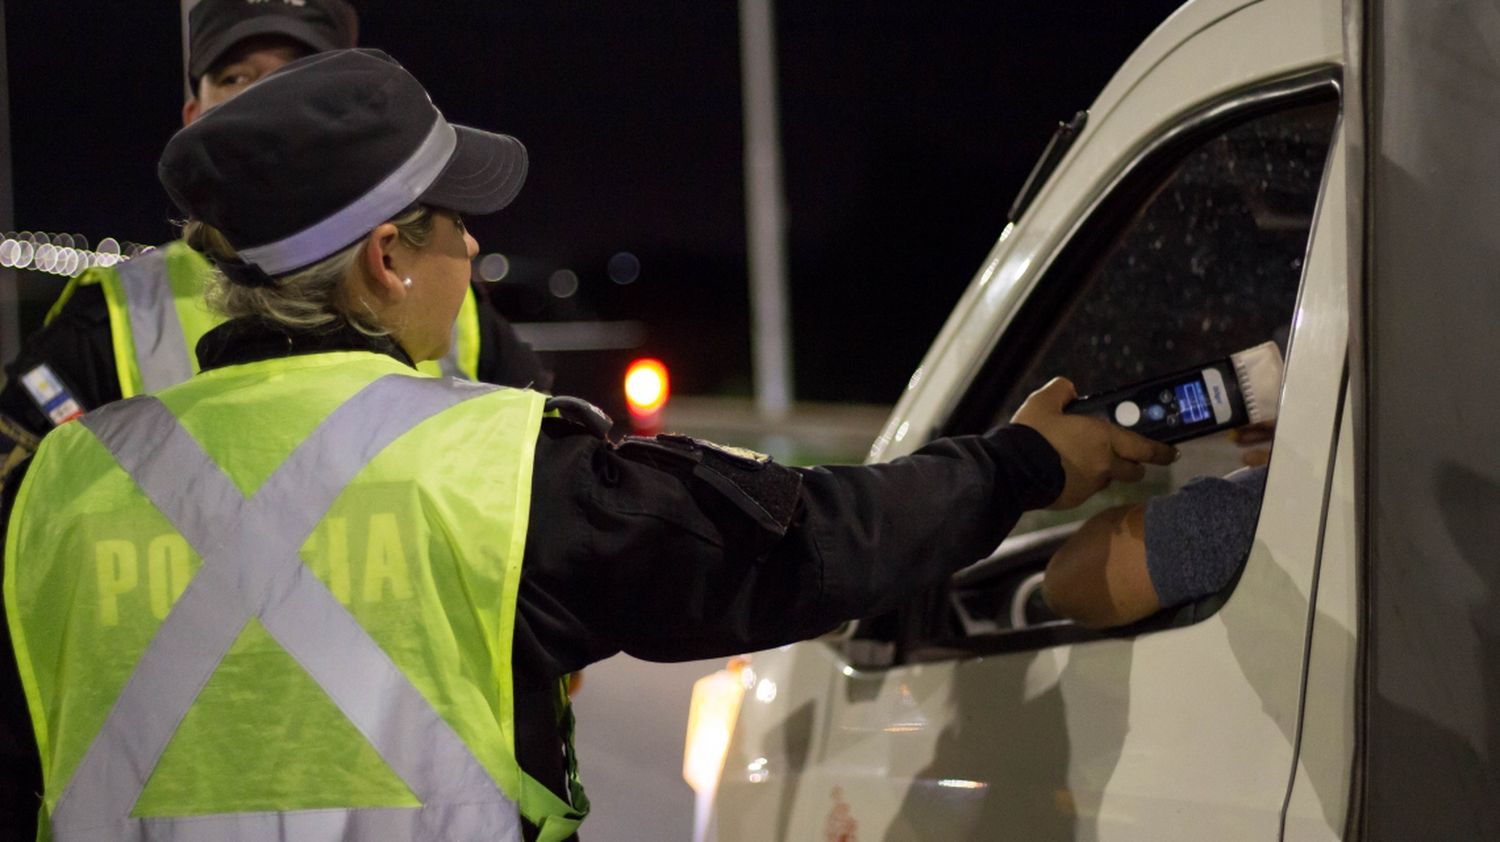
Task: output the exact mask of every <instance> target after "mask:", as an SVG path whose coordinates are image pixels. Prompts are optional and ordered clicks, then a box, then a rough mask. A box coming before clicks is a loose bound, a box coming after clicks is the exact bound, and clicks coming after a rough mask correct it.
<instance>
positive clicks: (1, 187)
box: [0, 0, 21, 363]
mask: <svg viewBox="0 0 1500 842" xmlns="http://www.w3.org/2000/svg"><path fill="white" fill-rule="evenodd" d="M9 66H10V55H9V52H8V51H7V41H6V35H5V0H0V232H4V231H9V230H11V226H12V225H14V224H15V204H14V203H15V196H14V195H12V191H13V189H14V185H15V179H14V178H12V175H11V172H12V171H11V168H10V71H9ZM18 283H19V280H18V278H17V276H16V272H15V270H13V269H6V268H4V267H0V362H6V363H9V362H10V361H11V360H13V359H15V358H16V354H19V353H20V352H21V296H20V291H19V290H17V288H16V285H17V284H18Z"/></svg>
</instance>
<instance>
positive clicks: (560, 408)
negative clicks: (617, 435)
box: [542, 396, 615, 439]
mask: <svg viewBox="0 0 1500 842" xmlns="http://www.w3.org/2000/svg"><path fill="white" fill-rule="evenodd" d="M542 412H543V416H542V417H544V418H557V419H560V420H563V421H567V422H569V423H571V424H573V425H575V426H578V427H582V428H584V429H585V430H588V431H589V432H590V433H592V434H594V436H596V437H598V438H601V439H603V438H609V431H610V429H611V428H613V427H614V426H615V422H614V420H613V419H611V418H610V417H609V415H608V414H607V413H606V412H605V411H604V410H602V409H600V408H599V407H597V406H594V405H593V404H591V403H589V402H588V401H586V400H584V399H582V398H572V397H567V396H562V397H555V398H548V399H547V402H546V403H545V404H544V405H543V409H542Z"/></svg>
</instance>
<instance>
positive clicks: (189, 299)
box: [47, 240, 480, 398]
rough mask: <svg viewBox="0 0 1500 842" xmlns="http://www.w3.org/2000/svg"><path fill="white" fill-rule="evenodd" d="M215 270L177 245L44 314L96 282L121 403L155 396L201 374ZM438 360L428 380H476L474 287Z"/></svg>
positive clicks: (86, 278) (107, 275)
mask: <svg viewBox="0 0 1500 842" xmlns="http://www.w3.org/2000/svg"><path fill="white" fill-rule="evenodd" d="M212 274H213V266H212V265H211V264H210V263H209V262H208V261H207V260H206V259H205V258H204V257H203V255H201V254H199V253H198V252H196V251H194V250H193V249H192V248H191V247H189V246H188V244H187V243H184V242H182V241H181V240H177V241H174V242H171V243H168V244H167V245H165V246H162V247H161V248H159V249H153V250H152V251H148V252H146V253H144V254H141V255H139V256H137V257H134V258H131V259H130V260H127V261H125V262H123V263H117V264H115V265H114V266H109V267H95V268H93V269H90V270H88V271H86V272H84V273H83V274H81V275H79V276H78V277H76V278H74V279H73V280H72V281H70V282H69V284H68V286H67V287H66V288H64V290H63V293H62V295H61V296H59V297H58V300H57V302H56V303H54V304H53V305H52V309H51V311H50V312H49V313H48V315H47V319H48V321H51V320H52V318H54V317H55V316H56V315H57V314H58V313H59V312H61V311H62V306H63V304H65V303H66V302H67V300H68V299H69V298H70V297H71V296H72V295H73V292H74V291H75V290H76V289H77V288H78V287H80V286H90V285H95V284H97V285H98V286H99V287H100V288H101V289H102V290H103V292H104V301H105V304H106V305H107V307H108V308H109V328H110V338H111V343H112V346H113V349H114V356H115V375H116V377H117V378H118V379H119V382H120V395H121V397H126V398H129V397H134V396H136V395H143V394H147V393H149V392H156V391H159V390H161V389H165V388H166V387H168V386H174V385H176V384H178V383H181V382H183V381H184V380H186V379H188V378H189V377H191V376H193V375H194V374H196V373H197V372H198V357H197V354H196V353H195V350H196V349H197V347H198V340H199V339H202V338H203V334H205V333H208V332H209V331H210V330H212V329H213V328H215V327H217V326H218V325H219V324H220V323H222V322H223V321H224V319H223V317H222V316H220V315H219V314H217V313H214V312H212V311H210V310H209V309H208V307H207V305H206V304H205V303H204V301H203V290H204V288H205V287H206V286H207V284H208V280H209V278H210V277H211V276H212ZM453 331H454V332H453V343H452V345H451V347H450V349H449V351H448V355H447V356H445V357H444V358H443V359H442V360H441V361H429V362H424V363H422V364H420V365H419V366H418V368H419V369H421V370H422V371H423V372H426V373H428V374H434V375H436V374H447V375H451V376H454V377H465V378H468V379H470V380H477V379H478V371H479V342H480V339H479V310H478V302H477V301H476V300H475V298H474V290H473V289H472V288H471V289H470V290H469V291H468V293H467V294H466V295H465V296H464V301H463V304H462V305H461V307H460V308H459V311H458V320H457V321H456V322H455V323H454V327H453Z"/></svg>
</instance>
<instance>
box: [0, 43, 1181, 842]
mask: <svg viewBox="0 0 1500 842" xmlns="http://www.w3.org/2000/svg"><path fill="white" fill-rule="evenodd" d="M525 169H526V158H525V152H524V150H523V148H522V147H521V145H520V144H519V143H518V142H517V141H515V140H514V139H513V138H510V137H506V136H504V135H496V134H488V133H484V132H479V131H475V130H472V129H467V128H464V127H456V126H451V125H450V124H449V123H447V122H446V121H445V120H444V119H443V117H442V115H441V114H440V113H439V112H438V111H437V110H436V109H435V108H434V107H433V106H432V104H431V102H430V101H429V100H428V98H427V96H426V94H425V92H424V91H423V90H422V88H421V86H420V85H419V84H418V83H417V82H416V80H415V79H413V78H412V77H411V76H409V75H408V74H407V73H406V72H405V71H404V70H403V69H402V68H401V67H400V66H399V65H397V64H396V63H395V62H393V61H391V60H390V59H389V58H388V57H386V56H385V55H384V54H382V53H378V52H370V51H353V50H351V51H341V52H333V53H325V54H322V55H318V56H313V57H310V58H307V59H303V60H301V61H299V62H295V63H293V64H290V65H288V66H287V67H285V68H284V69H282V70H281V71H279V72H277V73H275V74H272V75H271V76H269V77H267V78H266V80H265V81H263V82H261V83H260V84H258V85H256V86H254V87H252V88H251V89H249V90H247V91H246V92H245V93H243V94H242V95H240V97H238V98H237V99H235V100H234V101H232V102H230V103H227V104H225V105H223V106H221V107H219V108H218V109H216V110H215V111H214V112H212V113H210V114H208V115H207V116H206V117H205V118H203V119H202V120H200V121H199V122H197V123H196V124H194V125H192V126H190V127H188V128H186V129H184V130H183V131H181V132H180V133H178V135H177V136H176V137H174V138H173V140H172V142H171V143H170V144H169V145H168V147H167V151H166V153H165V155H164V156H163V159H162V164H161V175H162V180H163V182H164V183H165V184H166V186H167V189H168V191H169V192H170V193H171V194H172V196H173V199H174V200H175V201H176V202H177V203H178V204H179V205H180V206H181V207H182V209H183V210H184V211H185V212H186V213H187V214H188V216H189V218H190V223H189V226H188V230H187V232H186V234H187V236H188V238H189V240H190V241H191V242H193V243H195V244H197V245H198V246H200V247H202V248H204V249H205V250H206V251H207V252H208V254H209V255H210V257H211V258H212V259H213V260H214V262H215V263H216V265H217V266H218V267H219V268H220V270H221V271H222V272H223V274H224V275H225V276H226V278H227V280H226V281H225V282H224V283H222V285H221V286H220V287H219V289H218V290H217V291H216V292H214V293H213V294H212V296H211V297H212V298H213V299H214V300H215V301H216V302H217V304H218V306H219V307H220V308H221V309H223V310H224V311H225V312H226V313H227V314H228V315H229V316H231V317H232V318H231V319H230V321H228V322H226V323H225V324H224V325H222V326H220V327H219V328H217V329H215V331H213V332H212V333H210V334H209V335H208V336H207V337H205V340H204V343H203V346H202V351H201V354H202V356H203V363H204V365H203V369H204V370H203V372H202V373H201V374H199V375H198V376H196V377H194V378H193V379H192V380H190V381H188V382H187V383H184V384H182V385H180V386H176V387H173V388H169V389H167V390H165V391H163V392H161V393H160V394H159V395H157V396H155V397H141V398H135V399H131V400H128V401H125V402H122V403H117V404H114V405H112V406H109V407H106V408H104V409H101V410H97V411H95V412H92V413H90V414H88V415H86V416H84V418H83V419H81V421H80V422H79V423H77V424H69V425H66V426H64V427H61V428H59V429H58V430H57V431H56V432H54V433H53V434H51V435H50V436H49V437H48V438H47V439H46V440H45V441H44V442H43V443H42V445H41V448H40V450H39V451H38V453H37V454H36V457H35V459H34V462H33V464H32V465H31V466H30V470H29V474H28V476H27V478H26V480H25V482H24V483H23V484H22V485H21V487H20V491H19V493H18V495H17V496H16V498H15V500H14V503H13V514H12V516H11V518H10V526H9V531H8V541H7V547H6V556H5V564H6V569H5V598H6V613H7V619H8V623H9V628H10V630H11V633H12V637H13V645H14V649H15V653H16V657H17V662H18V665H19V670H20V675H21V678H22V683H23V684H24V686H25V693H26V698H27V702H28V704H29V707H30V710H31V719H32V723H33V724H34V726H35V737H36V744H37V745H38V747H39V749H40V756H41V767H42V771H43V777H44V788H43V792H44V796H43V809H42V817H43V819H44V820H45V821H46V822H48V824H49V826H50V829H51V832H52V836H53V837H54V838H55V839H58V840H74V839H90V840H91V839H153V838H169V837H170V838H172V839H174V840H178V839H186V840H192V839H199V838H202V839H215V840H220V839H266V838H272V839H299V840H300V839H335V838H337V839H346V838H359V839H364V838H379V839H515V838H523V837H534V838H541V839H558V838H563V837H566V836H568V835H570V834H571V833H572V832H573V830H574V828H575V827H576V825H577V823H578V821H579V820H580V819H581V817H582V813H583V812H584V811H585V809H586V802H585V801H584V800H583V798H582V793H581V790H579V789H578V788H577V786H576V781H575V780H573V775H572V773H573V768H572V762H571V753H570V751H569V750H568V748H567V744H566V743H567V733H568V731H569V730H570V717H569V715H568V713H567V708H566V702H565V700H564V699H562V698H561V697H560V694H559V690H558V682H559V679H560V677H561V676H563V675H565V674H566V673H568V672H569V671H572V670H576V669H579V668H581V667H583V666H584V665H586V664H588V663H590V662H592V661H595V660H598V659H600V658H604V657H607V656H609V655H611V654H613V653H615V652H617V651H619V650H621V649H624V650H626V651H629V652H632V653H634V654H636V655H639V656H642V657H646V658H655V659H683V658H697V657H706V656H710V655H723V654H728V653H732V652H738V651H745V650H751V649H758V648H764V647H767V646H772V645H776V644H780V643H784V642H789V641H793V640H797V639H801V638H805V637H808V636H810V635H814V634H817V633H819V632H822V631H825V630H827V629H828V628H830V627H832V626H833V625H835V624H836V623H838V622H839V621H841V620H844V619H846V618H850V617H855V616H860V615H866V614H869V613H871V612H874V611H877V610H880V609H881V608H882V607H884V606H886V605H888V604H890V603H892V602H893V601H895V600H896V599H899V598H900V596H901V595H902V594H907V593H911V592H912V591H914V590H916V589H918V588H922V587H925V586H927V585H929V584H932V583H934V582H936V581H938V580H939V579H940V578H941V577H942V576H944V575H946V574H947V573H948V572H950V571H951V570H952V569H953V568H955V567H957V566H960V565H962V564H965V563H967V562H969V561H971V560H972V559H974V558H976V557H978V556H979V555H981V554H982V553H983V552H985V551H987V550H988V549H989V548H991V547H993V546H994V544H995V542H996V541H997V540H998V539H999V538H1000V537H1001V536H1002V535H1003V534H1004V533H1005V532H1006V530H1008V529H1009V528H1010V526H1011V525H1012V524H1013V523H1014V522H1015V518H1016V517H1017V516H1018V514H1019V513H1020V512H1021V511H1022V510H1023V509H1025V508H1029V507H1037V506H1044V505H1048V504H1061V505H1072V504H1076V503H1077V502H1079V501H1080V500H1081V499H1083V498H1084V497H1086V496H1088V494H1089V493H1091V492H1092V491H1094V490H1097V489H1098V488H1099V487H1101V486H1102V485H1104V484H1106V483H1108V482H1109V480H1110V478H1111V477H1112V476H1113V477H1114V478H1135V477H1138V476H1139V473H1140V471H1141V470H1142V469H1141V466H1140V465H1139V464H1138V462H1139V461H1141V460H1147V461H1165V460H1166V459H1167V458H1169V457H1170V455H1171V454H1170V451H1169V450H1167V449H1166V448H1163V447H1160V446H1158V445H1154V444H1152V443H1149V442H1146V441H1145V440H1144V439H1137V438H1134V437H1131V436H1129V435H1128V434H1125V433H1123V431H1119V430H1116V429H1114V428H1111V427H1109V426H1108V425H1105V424H1103V423H1102V422H1095V421H1091V420H1088V419H1081V418H1073V417H1070V416H1064V415H1063V414H1062V413H1061V412H1060V410H1061V407H1062V405H1063V404H1064V403H1065V402H1066V401H1067V400H1068V399H1069V398H1070V397H1071V392H1070V389H1069V387H1067V386H1066V384H1065V383H1062V384H1058V385H1053V386H1050V387H1049V388H1047V389H1044V390H1043V391H1042V392H1039V393H1037V395H1035V396H1033V398H1032V399H1031V400H1030V401H1028V403H1027V405H1026V406H1025V407H1024V408H1023V409H1022V410H1021V412H1020V413H1019V414H1018V416H1017V419H1018V420H1019V421H1024V422H1025V423H1026V424H1027V425H1029V426H1011V427H1002V428H999V429H997V430H995V431H993V432H991V433H989V434H988V435H986V436H982V437H981V436H976V437H969V438H963V439H953V440H945V441H940V442H937V443H934V444H933V445H931V446H929V447H927V448H925V449H924V450H923V451H921V452H919V453H918V454H917V455H914V456H912V457H909V458H906V459H902V460H898V461H897V462H894V463H891V464H889V465H882V466H875V467H868V468H826V469H810V470H794V469H790V468H785V467H781V466H778V465H775V464H772V463H770V462H769V461H768V460H765V459H764V458H759V457H754V456H748V457H747V456H743V455H739V454H736V453H731V452H728V451H725V450H722V449H719V448H716V447H713V446H711V445H706V444H703V443H700V442H696V441H693V440H689V439H675V438H664V439H657V440H649V441H629V442H627V443H626V444H624V445H621V446H619V447H616V446H614V445H611V444H610V443H608V442H607V441H605V440H604V439H603V438H602V437H601V435H600V434H599V426H600V425H596V424H595V423H594V421H593V419H592V416H591V414H590V413H589V412H588V411H587V410H586V409H582V408H580V407H579V406H578V405H576V404H569V403H567V402H558V403H556V404H554V406H555V409H554V411H553V412H552V413H551V415H552V416H553V417H548V418H545V419H544V418H543V416H544V414H546V412H547V408H546V407H545V406H544V400H545V399H544V397H543V396H541V395H539V394H537V393H534V392H527V391H518V390H504V389H495V388H492V387H485V386H476V385H472V384H467V383H463V382H460V381H456V380H449V379H439V378H430V377H423V376H419V375H415V374H414V373H413V371H412V370H411V364H412V362H413V361H414V360H422V359H430V358H433V357H436V356H439V355H441V354H442V353H444V351H445V350H446V347H447V343H448V341H449V339H448V338H449V336H450V335H451V330H450V326H451V325H452V323H453V317H454V312H455V311H456V308H457V307H458V306H459V303H460V301H461V300H462V297H463V294H464V289H465V287H466V284H467V281H468V267H469V260H470V259H471V258H472V257H473V255H474V254H475V252H476V250H477V245H476V243H475V242H474V240H473V238H472V237H470V236H469V235H468V234H467V233H466V232H465V231H464V228H463V224H462V221H461V220H460V218H459V216H458V213H460V212H468V213H487V212H491V211H494V210H497V209H499V208H500V207H501V206H503V205H505V204H506V203H507V202H509V201H510V199H511V198H512V197H513V196H514V195H515V194H516V192H517V191H518V190H519V188H520V186H521V182H522V180H523V178H524V175H525Z"/></svg>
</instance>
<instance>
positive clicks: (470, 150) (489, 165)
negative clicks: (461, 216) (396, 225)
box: [418, 126, 526, 215]
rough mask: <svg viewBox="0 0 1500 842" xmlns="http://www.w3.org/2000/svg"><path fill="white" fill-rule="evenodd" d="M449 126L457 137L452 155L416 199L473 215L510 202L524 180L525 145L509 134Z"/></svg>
mask: <svg viewBox="0 0 1500 842" xmlns="http://www.w3.org/2000/svg"><path fill="white" fill-rule="evenodd" d="M453 129H454V131H455V132H456V134H457V136H458V143H457V145H456V146H455V147H454V150H453V156H452V157H451V158H449V159H448V165H447V166H446V167H444V168H443V171H442V172H441V173H439V174H438V177H437V180H436V181H434V182H433V183H432V186H431V187H428V188H427V189H426V190H424V191H423V192H422V195H421V196H420V197H418V201H420V202H421V203H423V204H425V205H431V206H433V207H438V208H443V209H444V210H451V211H457V212H458V213H467V214H476V215H477V214H486V213H494V212H495V211H497V210H500V209H501V208H503V207H505V206H506V205H508V204H510V203H511V200H513V199H515V198H516V195H517V194H518V193H520V192H521V185H522V184H524V183H525V182H526V147H525V146H522V145H521V141H519V140H516V139H515V138H513V137H511V136H510V135H504V134H496V133H493V132H486V131H480V130H479V129H471V128H469V127H468V126H454V127H453Z"/></svg>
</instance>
